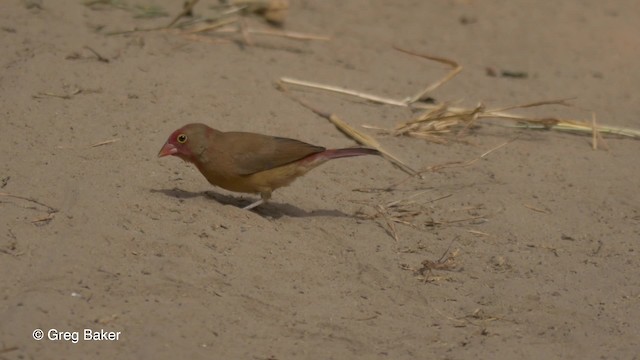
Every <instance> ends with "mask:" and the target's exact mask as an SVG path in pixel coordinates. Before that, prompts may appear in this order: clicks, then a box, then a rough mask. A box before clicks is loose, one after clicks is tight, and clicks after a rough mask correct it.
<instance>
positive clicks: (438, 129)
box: [280, 47, 640, 146]
mask: <svg viewBox="0 0 640 360" xmlns="http://www.w3.org/2000/svg"><path fill="white" fill-rule="evenodd" d="M396 49H397V50H399V51H402V52H405V53H408V54H411V55H414V56H419V57H422V58H425V59H429V60H433V61H437V62H440V63H444V64H447V65H449V66H451V67H452V68H453V70H451V71H450V72H449V73H448V74H447V75H445V76H444V77H443V78H442V79H440V80H438V81H437V82H435V83H433V84H431V85H429V86H428V87H426V88H425V89H424V90H422V91H420V92H418V93H417V94H415V95H413V96H411V97H408V98H406V99H404V100H396V99H391V98H387V97H382V96H378V95H375V94H369V93H364V92H360V91H356V90H352V89H347V88H343V87H339V86H333V85H328V84H321V83H316V82H311V81H305V80H298V79H292V78H288V77H283V78H281V79H280V81H281V82H282V83H286V84H291V85H296V86H301V87H307V88H312V89H318V90H324V91H329V92H334V93H339V94H343V95H348V96H353V97H356V98H359V99H364V100H368V101H372V102H375V103H379V104H386V105H394V106H400V107H410V108H412V109H420V110H424V112H423V113H421V114H418V116H417V117H415V118H413V119H411V120H409V121H407V122H404V123H402V124H400V125H398V126H396V127H395V128H394V129H384V128H379V127H373V126H365V127H368V128H372V129H376V130H379V131H383V132H386V133H389V134H393V135H395V136H400V135H403V136H411V137H416V138H420V139H425V140H428V141H432V142H436V143H441V144H444V143H447V142H448V139H447V138H446V137H445V135H450V134H455V135H456V136H457V137H460V136H462V135H464V134H466V133H467V132H468V130H469V129H472V128H473V127H475V126H476V125H477V123H478V122H480V120H485V119H498V120H503V121H510V122H515V123H516V127H519V128H520V127H521V128H528V129H548V130H550V129H552V130H558V131H571V132H578V133H589V134H593V135H592V136H593V137H595V138H596V139H598V138H601V135H600V134H601V133H607V134H614V135H620V136H626V137H632V138H637V139H638V138H640V130H636V129H629V128H622V127H615V126H602V125H600V126H598V125H595V120H592V121H591V122H586V121H580V120H575V119H563V118H554V117H544V118H533V117H529V116H524V115H519V114H515V113H511V112H509V111H510V110H516V109H525V108H532V107H539V106H548V105H561V106H571V104H570V103H569V102H568V100H570V99H555V100H544V101H536V102H531V103H527V104H519V105H513V106H507V107H502V108H494V109H487V108H485V106H484V105H483V104H482V103H480V104H479V105H477V106H476V107H475V108H464V107H455V106H451V105H450V104H448V103H442V104H427V103H424V102H419V100H420V99H422V98H423V97H424V96H425V95H426V94H427V93H429V92H431V91H433V90H435V89H437V88H438V87H440V86H441V85H442V84H444V83H446V82H447V81H449V80H451V79H452V78H453V77H455V76H456V75H457V74H459V73H460V71H462V67H461V66H460V65H459V64H458V63H457V62H455V61H453V60H450V59H446V58H442V57H437V56H431V55H425V54H419V53H416V52H413V51H410V50H406V49H401V48H398V47H396ZM507 126H508V125H507ZM594 133H595V134H594ZM594 143H597V140H594ZM600 143H601V144H603V142H602V141H600ZM594 146H597V145H594ZM603 146H604V145H603Z"/></svg>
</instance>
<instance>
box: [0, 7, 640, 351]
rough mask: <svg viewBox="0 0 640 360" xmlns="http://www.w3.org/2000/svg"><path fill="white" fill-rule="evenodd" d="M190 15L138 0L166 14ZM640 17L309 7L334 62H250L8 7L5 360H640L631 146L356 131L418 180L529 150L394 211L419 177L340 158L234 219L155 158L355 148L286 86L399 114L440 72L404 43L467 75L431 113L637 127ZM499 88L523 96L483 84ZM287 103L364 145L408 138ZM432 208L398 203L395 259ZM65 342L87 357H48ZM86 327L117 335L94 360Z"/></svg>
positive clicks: (173, 40)
mask: <svg viewBox="0 0 640 360" xmlns="http://www.w3.org/2000/svg"><path fill="white" fill-rule="evenodd" d="M178 3H179V2H175V1H169V0H162V1H161V0H157V1H147V2H145V1H139V0H130V1H128V2H127V4H128V5H129V6H130V7H133V6H134V5H151V4H155V5H158V6H161V7H162V8H163V9H165V10H166V11H167V12H169V13H170V14H172V16H173V15H175V14H177V13H178V12H179V10H180V5H179V4H178ZM34 4H35V5H34ZM195 10H196V14H202V13H206V12H207V11H210V10H209V4H207V3H205V2H204V1H202V2H201V4H198V5H197V6H196V8H195ZM638 13H640V3H638V2H637V1H635V0H620V1H616V2H604V1H600V0H584V1H580V2H575V1H572V2H558V1H533V0H530V1H525V0H521V1H508V0H502V1H499V0H496V1H473V0H467V1H462V0H459V1H455V0H432V1H418V0H416V1H393V2H391V1H371V2H369V1H348V2H342V1H336V0H331V1H295V0H293V3H292V7H291V11H290V13H289V15H288V19H287V23H286V26H285V29H287V30H292V31H300V32H306V33H314V34H325V35H330V36H332V37H333V39H332V40H331V41H329V42H323V41H307V42H301V41H295V40H290V39H283V38H275V37H266V36H258V35H256V36H253V37H252V39H253V40H254V43H255V44H254V46H243V45H242V44H239V43H238V42H237V41H232V42H226V43H225V42H223V41H222V40H223V39H231V40H238V39H240V38H239V37H238V36H237V35H233V34H232V35H226V36H220V35H218V36H207V35H203V36H201V37H193V36H191V37H188V36H183V35H180V34H178V33H176V32H168V31H154V32H138V33H132V34H125V35H118V36H106V35H105V33H107V32H110V31H118V30H127V29H133V28H135V27H138V28H145V27H154V26H160V25H164V24H166V23H168V22H169V21H170V20H171V17H164V18H160V19H150V20H149V19H139V18H135V17H134V13H133V12H132V11H127V10H123V9H117V8H113V7H109V6H97V7H95V8H90V7H87V6H85V5H83V4H82V3H81V2H80V1H71V0H66V1H52V0H42V2H40V3H39V5H38V3H37V2H33V1H17V0H4V1H2V2H1V3H0V23H1V25H2V26H1V28H0V43H1V44H2V56H1V57H0V66H1V70H0V104H1V109H2V111H1V117H2V118H1V120H0V136H1V141H0V158H1V159H2V161H0V180H1V182H0V187H1V188H0V192H2V196H0V212H1V214H2V216H1V220H0V271H1V273H2V276H1V277H0V291H1V293H0V358H3V359H50V358H51V359H53V358H57V359H61V358H65V359H81V358H95V359H98V358H103V359H113V358H139V359H140V358H142V359H144V358H154V359H185V358H209V359H211V358H215V359H348V358H349V359H351V358H361V359H419V358H423V359H427V358H438V359H463V358H467V359H478V358H485V359H486V358H493V359H516V358H522V359H524V358H526V359H541V358H546V359H584V358H590V359H638V356H639V355H638V354H639V353H640V338H639V337H638V334H640V306H639V305H640V304H639V302H640V280H639V276H638V274H640V263H639V259H638V253H639V252H640V248H639V246H638V239H640V192H639V191H638V183H639V180H638V179H639V178H640V167H639V166H638V153H639V150H640V143H639V142H638V141H637V140H634V139H629V138H615V137H608V138H607V145H608V146H609V151H603V150H597V151H594V150H592V149H591V142H590V140H591V139H590V137H589V136H581V135H574V134H567V133H560V132H551V131H546V132H545V131H534V130H518V129H513V128H503V127H496V126H483V127H481V128H479V129H476V130H474V131H473V132H472V133H471V134H469V135H468V136H467V137H465V138H464V140H465V141H464V142H455V141H454V142H450V143H448V144H445V145H441V144H434V143H431V142H426V141H424V140H420V139H414V138H407V137H402V138H397V137H391V136H387V135H384V134H379V133H376V132H375V131H373V130H363V131H367V132H368V133H370V134H372V135H375V136H376V137H377V138H378V139H379V140H380V141H381V143H382V144H383V146H385V148H387V149H388V150H389V151H391V152H393V153H394V154H396V155H397V156H399V157H400V158H402V159H403V160H405V161H406V162H407V163H409V164H410V165H411V166H412V167H414V168H416V169H427V168H428V167H429V166H435V165H439V164H444V163H447V162H452V161H468V160H472V159H475V158H477V157H478V156H479V155H481V154H483V153H484V152H486V151H487V150H489V149H492V148H494V147H496V146H498V145H500V144H503V143H504V142H506V141H508V140H510V139H514V138H517V140H516V141H514V142H511V143H509V144H508V145H506V146H504V147H502V148H500V149H499V150H496V151H494V152H493V153H491V154H490V155H489V156H487V157H486V158H485V159H483V160H481V161H478V162H475V163H473V164H472V165H469V166H466V167H452V168H446V169H442V170H440V171H433V172H427V173H425V178H424V179H423V180H419V179H409V180H406V181H404V182H402V184H401V185H399V186H397V187H395V188H394V189H393V190H392V191H382V190H381V189H384V188H386V187H388V186H389V185H390V184H394V183H397V182H399V181H401V180H405V179H406V175H405V174H404V173H403V172H401V171H399V170H397V169H396V168H394V167H392V166H391V165H390V164H389V163H388V162H386V161H385V160H383V159H381V158H377V157H362V158H353V159H344V160H336V161H334V162H331V163H328V164H326V165H323V167H321V168H319V169H316V170H314V172H312V173H310V174H309V175H307V176H306V177H304V178H302V179H299V180H298V181H297V182H295V183H294V184H293V185H292V186H290V187H288V188H284V189H281V190H279V191H276V192H275V193H274V199H273V202H272V203H270V204H268V205H266V206H264V207H262V208H260V209H258V210H257V211H255V212H248V211H244V210H241V209H239V208H238V206H241V205H245V204H248V203H249V202H251V201H253V200H254V199H255V197H254V196H252V195H241V194H233V193H230V192H226V191H224V190H221V189H217V188H213V187H212V186H211V185H209V184H208V183H207V182H206V181H205V180H204V178H203V177H202V176H201V175H200V174H199V173H198V172H197V170H196V169H195V168H194V167H193V166H191V165H189V164H186V163H184V162H182V161H180V160H179V159H177V158H162V159H158V158H157V157H156V154H157V152H158V150H159V149H160V147H161V145H162V144H163V143H164V141H165V140H166V138H167V136H168V135H169V134H170V133H171V132H172V131H173V130H174V129H176V128H178V127H180V126H181V125H183V124H185V123H188V122H205V123H207V124H209V125H211V126H214V127H216V128H219V129H222V130H246V131H254V132H260V133H266V134H273V135H279V136H285V137H292V138H297V139H301V140H304V141H307V142H310V143H313V144H318V145H323V146H327V147H337V146H351V145H353V142H352V141H351V140H350V139H348V138H346V137H345V136H343V135H342V134H341V133H340V132H338V131H337V130H336V129H335V128H334V127H333V126H332V125H331V124H330V123H328V122H327V121H326V120H325V119H322V118H320V117H318V116H316V115H314V114H313V113H312V112H310V111H309V110H307V109H305V108H303V107H301V106H300V105H299V104H297V103H296V102H294V101H292V100H291V99H290V98H289V97H287V96H286V95H284V94H283V93H281V92H279V91H277V90H276V89H275V87H274V82H275V81H276V80H277V79H278V78H279V77H281V76H289V77H295V78H299V79H304V80H309V81H317V82H323V83H328V84H332V85H336V86H342V87H348V88H351V89H355V90H360V91H366V92H370V93H374V94H378V95H381V96H387V97H391V98H395V99H402V98H404V97H406V96H408V95H411V94H413V93H415V92H417V91H418V90H419V89H421V88H424V87H425V86H426V85H427V84H429V83H431V82H433V81H435V80H437V79H438V78H440V77H441V76H443V75H444V74H445V73H446V71H447V67H446V66H443V65H441V64H437V63H433V62H428V61H425V60H422V59H418V58H416V57H411V56H408V55H406V54H402V53H400V52H398V51H396V50H394V49H393V48H392V46H393V45H397V46H402V47H405V48H408V49H412V50H414V51H417V52H422V53H428V54H432V55H438V56H446V57H448V58H451V59H454V60H456V61H458V62H459V63H460V64H461V65H462V66H464V71H463V72H462V74H461V75H459V77H458V78H456V79H454V80H452V81H450V82H448V83H447V84H445V85H444V86H442V87H441V88H439V89H438V90H437V91H436V92H434V93H433V94H431V95H432V97H434V98H435V99H436V100H437V101H440V102H445V101H449V102H457V103H458V104H460V105H461V106H469V107H473V106H475V105H476V104H477V103H478V102H480V101H482V102H484V103H485V104H486V105H487V106H498V107H499V106H508V105H514V104H520V103H527V102H532V101H538V100H545V99H558V98H575V100H574V101H573V103H574V104H575V105H576V107H538V108H532V109H528V110H527V111H520V113H524V114H529V115H531V116H536V117H545V116H562V117H570V118H577V119H586V120H590V119H591V111H593V112H595V113H596V114H597V119H598V121H599V122H600V123H603V124H609V125H617V126H625V127H632V128H638V127H640V122H639V121H638V110H639V108H638V104H640V96H639V92H638V84H640V63H639V62H638V58H640V37H639V36H638V34H640V23H639V22H638V19H637V14H638ZM249 26H250V27H252V28H267V25H265V24H263V23H261V22H260V20H259V19H251V20H249ZM87 46H88V47H90V48H92V49H94V50H95V51H96V52H98V53H99V54H100V55H101V56H103V57H104V58H105V59H107V60H108V62H103V61H99V60H98V59H97V58H96V56H95V55H94V54H93V53H92V52H91V51H90V50H88V49H87V48H86V47H87ZM487 67H492V68H495V69H498V70H504V69H506V70H510V71H523V72H526V73H527V74H528V77H527V78H524V79H523V78H508V77H490V76H487V72H486V68H487ZM294 93H295V95H296V96H299V97H301V98H304V99H306V100H307V101H309V102H312V103H313V104H314V105H316V106H318V107H320V108H322V109H324V110H326V111H328V112H332V113H335V114H338V115H339V116H340V117H342V118H343V119H346V120H347V121H349V122H350V123H351V124H353V125H354V126H356V127H358V128H360V129H362V128H361V127H360V125H363V124H369V125H375V126H379V127H392V126H394V125H395V124H397V123H399V122H401V121H406V120H407V119H409V118H410V117H411V116H412V112H411V111H410V110H408V109H405V108H398V107H393V106H382V105H376V104H372V103H367V102H365V101H359V100H354V99H352V98H349V97H345V96H340V95H335V94H328V93H323V92H320V91H315V90H295V92H294ZM51 95H58V96H51ZM64 95H67V97H66V98H62V97H59V96H64ZM111 139H118V141H116V142H112V143H107V144H104V145H102V146H97V147H92V146H91V145H93V144H97V143H100V142H102V141H107V140H111ZM7 194H10V195H13V196H19V197H24V198H29V199H31V200H35V201H38V202H40V203H42V204H45V205H48V206H50V207H52V208H55V210H57V212H55V213H54V214H53V215H48V212H51V211H52V210H51V209H48V208H47V207H45V206H42V205H41V204H38V203H35V202H34V201H30V200H26V199H21V198H17V197H11V196H7ZM416 194H419V195H416ZM413 195H416V196H415V197H413V198H411V200H412V201H413V203H411V204H408V203H407V202H403V203H402V207H403V208H405V209H406V210H409V211H414V213H407V214H405V215H406V217H405V219H406V220H407V221H408V222H410V225H407V224H401V223H396V224H395V231H396V235H397V239H394V238H393V236H392V235H393V232H392V231H390V230H389V227H388V224H387V222H386V221H385V219H384V218H383V217H381V216H379V213H378V212H377V211H376V206H377V205H378V204H388V203H389V202H391V201H396V200H401V199H406V198H408V197H411V196H413ZM389 213H390V214H391V215H394V216H397V215H398V212H397V211H396V212H393V211H392V209H390V210H389ZM447 249H449V252H448V254H449V255H450V256H452V257H453V259H452V260H451V262H449V263H446V262H444V261H445V260H443V262H442V264H448V265H452V266H453V268H451V269H448V270H446V269H435V270H433V271H432V272H431V273H429V272H424V273H423V274H422V275H421V274H420V273H419V272H416V271H414V270H416V269H419V268H420V267H421V263H422V262H423V261H425V260H430V261H432V262H437V261H438V259H440V258H441V256H442V255H443V254H444V253H445V252H447ZM454 255H455V256H454ZM446 258H447V256H445V259H446ZM443 266H444V265H443ZM436 267H437V266H436ZM425 280H426V281H425ZM35 329H42V330H43V331H44V333H45V339H44V340H41V341H36V340H34V339H33V338H32V333H33V331H34V330H35ZM50 329H54V330H57V331H60V332H63V331H67V332H70V333H71V335H70V336H73V332H78V333H79V337H80V339H79V341H77V343H74V342H73V341H63V340H59V341H54V340H49V339H48V336H47V335H48V333H49V330H50ZM84 329H91V330H93V331H101V330H104V331H107V332H120V334H119V338H118V340H113V341H110V340H102V341H86V340H84V338H83V335H84V334H83V331H84ZM52 335H54V334H53V333H52Z"/></svg>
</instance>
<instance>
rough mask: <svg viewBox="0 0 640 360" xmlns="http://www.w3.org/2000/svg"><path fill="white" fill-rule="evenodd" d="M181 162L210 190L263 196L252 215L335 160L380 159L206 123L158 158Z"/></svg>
mask: <svg viewBox="0 0 640 360" xmlns="http://www.w3.org/2000/svg"><path fill="white" fill-rule="evenodd" d="M169 155H172V156H177V157H179V158H181V159H182V160H185V161H187V162H190V163H192V164H194V165H195V166H196V167H197V168H198V170H200V173H202V175H204V177H205V178H206V179H207V180H208V181H209V183H211V184H212V185H215V186H218V187H221V188H223V189H226V190H230V191H233V192H240V193H253V194H260V199H259V200H257V201H255V202H253V203H251V204H249V205H247V206H245V207H244V209H245V210H250V209H253V208H255V207H256V206H259V205H261V204H264V203H266V202H267V201H269V200H270V199H271V193H272V192H273V191H274V190H276V189H278V188H280V187H283V186H287V185H289V184H291V183H292V182H293V181H294V180H295V179H296V178H298V177H300V176H302V175H304V174H306V173H307V172H309V171H310V170H312V169H313V168H315V167H317V166H319V165H321V164H323V163H325V162H327V161H329V160H332V159H338V158H344V157H352V156H361V155H378V156H380V155H381V153H380V152H379V151H378V150H376V149H372V148H367V147H348V148H341V149H326V148H324V147H322V146H315V145H311V144H308V143H305V142H302V141H299V140H295V139H289V138H284V137H277V136H269V135H263V134H257V133H251V132H238V131H229V132H223V131H219V130H216V129H213V128H211V127H209V126H208V125H205V124H202V123H191V124H187V125H184V126H183V127H181V128H179V129H177V130H175V131H174V132H173V133H172V134H171V135H170V136H169V138H168V139H167V141H166V142H165V144H164V145H163V146H162V148H161V149H160V152H159V153H158V157H164V156H169Z"/></svg>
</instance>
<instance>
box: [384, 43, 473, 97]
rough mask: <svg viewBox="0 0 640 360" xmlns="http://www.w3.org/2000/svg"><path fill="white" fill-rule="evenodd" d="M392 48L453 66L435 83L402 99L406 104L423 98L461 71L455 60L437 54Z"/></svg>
mask: <svg viewBox="0 0 640 360" xmlns="http://www.w3.org/2000/svg"><path fill="white" fill-rule="evenodd" d="M394 48H395V49H396V50H398V51H401V52H403V53H406V54H409V55H413V56H418V57H421V58H424V59H428V60H432V61H437V62H439V63H443V64H446V65H449V66H450V67H452V68H453V70H451V71H450V72H449V73H448V74H446V75H445V76H444V77H443V78H442V79H440V80H438V81H436V82H435V83H433V84H431V85H429V86H427V88H425V89H424V90H421V91H420V92H418V93H417V94H415V95H413V96H411V97H408V98H406V99H405V100H404V102H405V103H406V104H413V103H414V102H416V101H419V100H421V99H424V97H425V96H426V95H427V94H428V93H430V92H432V91H434V90H435V89H437V88H439V87H440V86H441V85H442V84H444V83H446V82H447V81H449V80H451V79H453V78H454V77H455V76H456V75H458V74H459V73H460V72H461V71H462V66H460V65H459V64H458V63H457V62H455V61H453V60H450V59H446V58H443V57H439V56H431V55H425V54H418V53H416V52H413V51H410V50H406V49H402V48H399V47H397V46H394Z"/></svg>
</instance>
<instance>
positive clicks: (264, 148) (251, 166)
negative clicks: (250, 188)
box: [223, 132, 325, 175]
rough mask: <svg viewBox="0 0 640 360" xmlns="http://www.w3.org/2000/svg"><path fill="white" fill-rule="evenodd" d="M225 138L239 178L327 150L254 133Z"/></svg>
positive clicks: (231, 135)
mask: <svg viewBox="0 0 640 360" xmlns="http://www.w3.org/2000/svg"><path fill="white" fill-rule="evenodd" d="M223 138H224V141H225V142H227V144H226V146H225V147H224V148H226V149H228V156H229V157H230V158H231V159H232V161H231V163H232V164H233V167H234V170H235V171H234V172H235V173H236V174H238V175H251V174H254V173H257V172H260V171H265V170H269V169H273V168H276V167H279V166H283V165H286V164H289V163H292V162H294V161H297V160H300V159H303V158H305V157H307V156H309V155H312V154H315V153H319V152H322V151H324V150H325V148H323V147H321V146H314V145H311V144H307V143H305V142H302V141H298V140H294V139H287V138H281V137H273V136H267V135H261V134H254V133H244V132H228V133H224V137H223Z"/></svg>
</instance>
